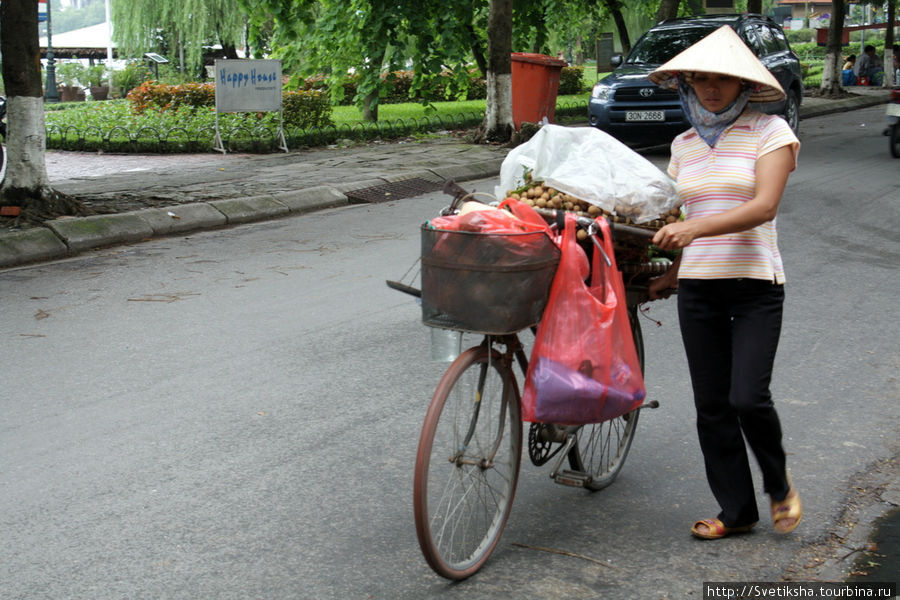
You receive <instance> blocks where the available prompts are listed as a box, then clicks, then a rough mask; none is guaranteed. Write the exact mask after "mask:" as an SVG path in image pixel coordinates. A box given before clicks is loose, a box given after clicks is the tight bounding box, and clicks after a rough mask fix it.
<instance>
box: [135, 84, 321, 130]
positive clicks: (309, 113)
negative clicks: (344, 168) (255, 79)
mask: <svg viewBox="0 0 900 600" xmlns="http://www.w3.org/2000/svg"><path fill="white" fill-rule="evenodd" d="M127 99H128V103H129V105H130V107H131V112H132V114H135V115H144V114H146V113H148V112H176V113H178V112H179V111H180V112H181V113H191V112H193V113H197V112H203V111H205V112H209V111H210V110H214V109H215V106H216V88H215V85H214V84H212V83H185V84H182V85H166V84H163V83H156V82H153V81H145V82H144V83H142V84H141V85H139V86H137V87H136V88H134V89H133V90H131V91H130V92H129V93H128V98H127ZM282 111H283V115H284V124H285V125H287V126H290V127H296V128H301V129H307V128H310V127H327V126H329V125H331V124H332V121H331V103H330V102H329V100H328V95H327V94H326V93H324V92H321V91H317V90H299V91H288V92H283V93H282Z"/></svg>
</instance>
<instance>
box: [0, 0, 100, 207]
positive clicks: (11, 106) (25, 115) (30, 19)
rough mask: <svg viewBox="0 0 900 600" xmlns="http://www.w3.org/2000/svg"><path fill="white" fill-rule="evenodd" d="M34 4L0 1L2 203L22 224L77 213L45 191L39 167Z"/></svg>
mask: <svg viewBox="0 0 900 600" xmlns="http://www.w3.org/2000/svg"><path fill="white" fill-rule="evenodd" d="M37 17H38V10H37V0H4V1H3V2H0V53H2V55H3V83H4V85H5V87H6V94H7V99H6V102H7V104H6V116H7V124H8V125H7V138H6V152H7V166H6V178H5V179H4V181H3V186H2V188H0V197H2V201H3V204H7V205H13V206H20V207H22V209H23V210H22V213H23V215H24V217H25V218H26V219H28V220H36V221H40V220H43V219H45V218H53V217H56V216H60V215H66V214H82V213H83V212H84V209H83V207H81V206H80V205H79V204H78V203H76V202H74V201H72V200H71V199H69V198H68V197H66V196H64V195H63V194H59V193H58V192H55V191H54V190H53V189H52V188H51V187H50V180H49V178H48V177H47V165H46V163H45V162H44V148H45V138H44V97H43V90H42V87H41V54H40V47H39V45H38V20H37Z"/></svg>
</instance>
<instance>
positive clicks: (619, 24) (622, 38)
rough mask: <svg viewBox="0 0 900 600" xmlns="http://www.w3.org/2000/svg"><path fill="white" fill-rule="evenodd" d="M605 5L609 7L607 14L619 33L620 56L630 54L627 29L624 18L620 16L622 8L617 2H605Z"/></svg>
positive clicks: (609, 0) (611, 0)
mask: <svg viewBox="0 0 900 600" xmlns="http://www.w3.org/2000/svg"><path fill="white" fill-rule="evenodd" d="M606 5H607V6H608V7H609V12H610V13H611V14H612V17H613V21H614V22H615V23H616V31H618V32H619V42H621V44H622V54H628V53H629V52H631V40H630V38H629V37H628V27H627V26H626V25H625V18H624V17H623V16H622V7H621V5H620V4H619V0H606Z"/></svg>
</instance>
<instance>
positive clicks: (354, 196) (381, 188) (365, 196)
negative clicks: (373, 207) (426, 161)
mask: <svg viewBox="0 0 900 600" xmlns="http://www.w3.org/2000/svg"><path fill="white" fill-rule="evenodd" d="M443 185H444V184H443V183H439V182H435V181H428V180H427V179H422V178H421V177H412V178H410V179H404V180H402V181H394V182H392V183H385V184H384V185H376V186H372V187H367V188H363V189H361V190H353V191H351V192H344V193H345V194H346V195H347V198H348V199H349V200H350V202H351V203H354V204H362V203H373V202H387V201H388V200H398V199H400V198H412V197H413V196H418V195H420V194H427V193H429V192H437V191H439V190H440V189H441V187H442V186H443Z"/></svg>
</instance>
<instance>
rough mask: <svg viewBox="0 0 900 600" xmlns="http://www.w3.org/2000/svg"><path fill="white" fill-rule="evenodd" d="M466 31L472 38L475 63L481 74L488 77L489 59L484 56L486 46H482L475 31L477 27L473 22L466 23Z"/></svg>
mask: <svg viewBox="0 0 900 600" xmlns="http://www.w3.org/2000/svg"><path fill="white" fill-rule="evenodd" d="M466 33H468V35H469V39H470V40H472V57H473V58H474V59H475V64H476V65H478V70H479V71H480V72H481V76H482V77H484V78H485V79H486V78H487V72H488V64H487V59H486V58H485V57H484V48H483V47H482V46H481V39H480V38H479V37H478V35H477V34H476V33H475V28H474V27H473V26H472V23H471V22H469V23H466Z"/></svg>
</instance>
